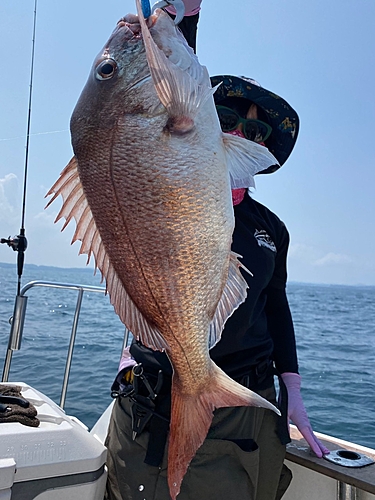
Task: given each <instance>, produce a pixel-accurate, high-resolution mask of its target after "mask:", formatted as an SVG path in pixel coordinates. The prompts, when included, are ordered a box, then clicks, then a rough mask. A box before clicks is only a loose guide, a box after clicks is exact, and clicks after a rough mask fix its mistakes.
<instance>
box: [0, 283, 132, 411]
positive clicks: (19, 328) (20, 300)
mask: <svg viewBox="0 0 375 500" xmlns="http://www.w3.org/2000/svg"><path fill="white" fill-rule="evenodd" d="M35 287H45V288H59V289H65V290H75V291H76V292H77V301H76V307H75V311H74V316H73V321H72V328H71V333H70V340H69V348H68V354H67V358H66V363H65V370H64V378H63V383H62V387H61V396H60V403H59V405H60V407H61V408H64V405H65V401H66V394H67V390H68V383H69V375H70V368H71V364H72V358H73V349H74V343H75V340H76V335H77V327H78V320H79V315H80V312H81V306H82V299H83V294H84V293H85V292H90V293H91V292H94V293H102V294H105V292H106V289H105V288H104V287H99V286H91V285H79V284H72V283H58V282H52V281H30V282H29V283H27V284H26V285H25V286H24V287H23V288H22V289H21V291H20V293H19V295H17V296H16V299H15V303H14V311H13V316H12V317H11V319H10V323H11V328H10V333H9V342H8V348H7V352H6V356H5V360H4V368H3V375H2V382H7V381H8V377H9V372H10V366H11V362H12V355H13V351H18V350H20V348H21V341H22V336H23V329H24V323H25V316H26V307H27V298H28V297H27V295H26V292H28V291H29V290H31V289H32V288H35ZM129 333H130V332H129V331H128V330H127V329H126V328H125V336H124V345H127V341H128V337H129Z"/></svg>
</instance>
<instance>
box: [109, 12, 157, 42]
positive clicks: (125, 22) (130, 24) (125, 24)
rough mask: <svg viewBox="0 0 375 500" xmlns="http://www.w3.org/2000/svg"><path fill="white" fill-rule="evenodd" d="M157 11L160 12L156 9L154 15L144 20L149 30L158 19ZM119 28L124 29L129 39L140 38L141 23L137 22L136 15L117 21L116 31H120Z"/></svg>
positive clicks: (129, 15)
mask: <svg viewBox="0 0 375 500" xmlns="http://www.w3.org/2000/svg"><path fill="white" fill-rule="evenodd" d="M158 11H159V12H160V10H159V9H157V10H156V11H155V13H154V14H152V15H151V16H150V17H148V18H147V19H145V21H146V25H147V27H148V28H149V29H150V28H152V27H153V26H154V25H155V23H156V21H157V19H158V17H159V12H158ZM121 28H125V32H126V34H127V35H128V36H129V37H131V38H133V37H134V38H136V39H140V38H142V30H141V23H140V21H139V17H138V16H137V15H136V14H127V15H126V16H124V17H122V18H121V19H120V20H119V21H118V23H117V26H116V29H121Z"/></svg>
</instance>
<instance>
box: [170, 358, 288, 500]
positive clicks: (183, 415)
mask: <svg viewBox="0 0 375 500" xmlns="http://www.w3.org/2000/svg"><path fill="white" fill-rule="evenodd" d="M212 365H213V376H212V378H211V379H210V381H209V384H208V385H209V387H207V390H205V391H204V392H201V393H200V394H198V395H194V396H189V397H186V396H184V395H181V394H180V393H179V392H178V391H177V388H176V385H175V384H173V385H172V412H171V425H170V434H169V447H168V485H169V492H170V495H171V498H172V500H176V497H177V495H178V494H179V492H180V487H181V483H182V479H183V477H184V475H185V473H186V471H187V468H188V466H189V464H190V462H191V460H192V459H193V457H194V455H195V453H196V451H197V450H198V448H199V447H200V446H201V445H202V443H203V441H204V440H205V438H206V436H207V433H208V430H209V428H210V425H211V422H212V418H213V411H214V410H215V409H216V408H222V407H227V406H259V407H263V408H268V409H270V410H273V411H275V412H276V413H277V414H278V415H280V412H279V410H278V409H277V408H276V407H275V406H274V405H273V404H271V403H270V402H269V401H267V400H265V399H264V398H262V397H261V396H259V395H258V394H256V393H255V392H252V391H250V390H249V389H246V387H243V386H242V385H240V384H238V383H237V382H235V381H234V380H232V379H231V378H230V377H228V375H226V374H225V373H224V372H223V371H222V370H221V369H220V368H219V367H218V366H216V365H215V364H214V363H212Z"/></svg>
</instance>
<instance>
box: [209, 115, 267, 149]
mask: <svg viewBox="0 0 375 500" xmlns="http://www.w3.org/2000/svg"><path fill="white" fill-rule="evenodd" d="M216 111H217V114H218V116H219V121H220V125H221V129H222V131H223V132H231V131H232V130H235V129H236V128H237V127H238V124H239V123H242V132H243V134H244V136H245V137H246V139H249V140H250V141H254V142H264V141H265V140H266V139H268V137H269V136H270V135H271V132H272V127H271V126H270V125H268V123H265V122H262V121H261V120H252V119H250V118H241V116H240V115H239V114H238V113H236V111H234V110H233V109H230V108H227V107H226V106H216Z"/></svg>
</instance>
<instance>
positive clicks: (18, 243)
mask: <svg viewBox="0 0 375 500" xmlns="http://www.w3.org/2000/svg"><path fill="white" fill-rule="evenodd" d="M36 11H37V0H35V1H34V16H33V38H32V48H31V67H30V86H29V104H28V112H27V128H26V147H25V166H24V179H23V195H22V212H21V228H20V234H19V235H18V236H14V237H13V238H11V237H9V238H8V239H5V238H1V243H7V245H8V246H10V247H11V248H12V249H13V250H14V251H15V252H17V274H18V281H17V295H19V294H20V291H21V276H22V271H23V264H24V258H25V250H26V248H27V240H26V237H25V214H26V186H27V173H28V165H29V144H30V125H31V102H32V91H33V78H34V57H35V33H36Z"/></svg>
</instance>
